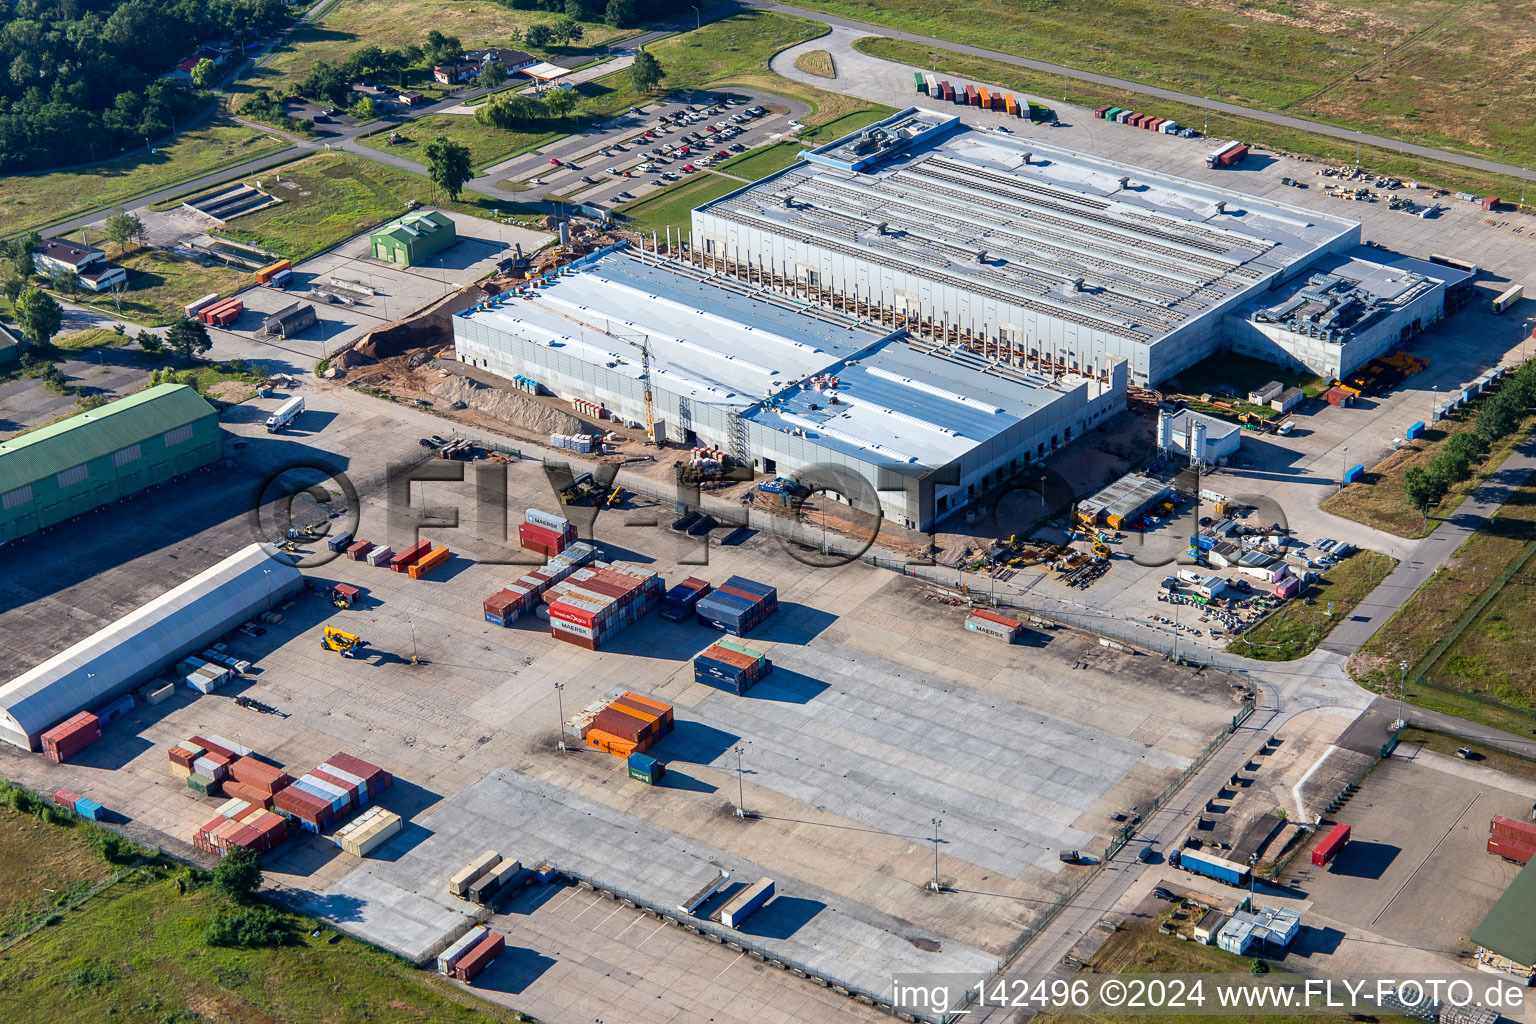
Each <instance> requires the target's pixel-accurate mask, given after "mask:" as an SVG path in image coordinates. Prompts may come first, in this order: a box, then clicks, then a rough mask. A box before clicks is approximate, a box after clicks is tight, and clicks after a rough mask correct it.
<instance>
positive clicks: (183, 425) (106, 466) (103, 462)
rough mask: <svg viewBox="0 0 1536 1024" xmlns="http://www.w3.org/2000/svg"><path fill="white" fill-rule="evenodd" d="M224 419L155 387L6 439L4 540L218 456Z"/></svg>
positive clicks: (0, 475)
mask: <svg viewBox="0 0 1536 1024" xmlns="http://www.w3.org/2000/svg"><path fill="white" fill-rule="evenodd" d="M219 452H220V446H219V416H218V413H217V412H215V411H214V408H213V406H211V405H209V404H208V403H207V402H206V401H204V400H203V398H202V396H201V395H199V394H198V393H197V392H196V391H195V390H193V389H192V388H190V387H188V386H187V385H185V384H157V385H155V386H154V387H150V388H145V389H144V390H143V391H140V392H138V393H137V394H133V395H129V396H128V397H127V398H120V399H118V400H117V401H115V402H110V403H108V404H106V405H104V406H102V407H100V408H99V409H92V410H91V411H90V412H83V413H80V414H79V415H78V416H71V417H70V418H69V419H67V420H60V421H59V422H57V423H50V424H49V425H48V426H46V427H39V428H38V429H36V430H33V431H30V432H28V433H25V434H22V435H21V436H19V437H13V438H11V439H10V440H9V441H4V442H0V541H11V540H15V539H16V538H18V537H24V536H26V535H27V534H29V533H32V532H33V531H34V530H40V529H42V528H44V527H46V526H52V525H54V524H55V523H60V522H63V521H64V520H66V519H69V518H70V517H71V516H78V515H80V514H81V513H82V512H89V511H90V510H91V509H93V508H96V507H97V506H99V505H105V504H107V503H108V502H111V501H116V500H117V499H118V498H123V497H127V496H128V495H130V494H133V493H134V492H136V491H141V490H143V489H144V488H146V487H148V486H150V485H151V484H158V483H163V482H165V481H166V480H169V479H170V478H171V477H174V476H179V475H180V474H182V473H187V472H190V471H192V470H194V469H197V468H198V467H200V466H206V465H208V463H210V462H213V461H215V460H216V459H218V457H219Z"/></svg>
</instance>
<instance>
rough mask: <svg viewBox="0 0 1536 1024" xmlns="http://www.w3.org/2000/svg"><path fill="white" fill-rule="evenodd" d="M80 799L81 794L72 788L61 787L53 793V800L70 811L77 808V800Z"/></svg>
mask: <svg viewBox="0 0 1536 1024" xmlns="http://www.w3.org/2000/svg"><path fill="white" fill-rule="evenodd" d="M79 799H80V794H79V793H76V792H75V791H74V790H70V789H61V790H59V791H58V792H57V793H55V794H53V802H54V803H56V804H58V805H59V806H60V807H62V808H64V809H65V810H68V811H72V810H74V809H75V801H77V800H79Z"/></svg>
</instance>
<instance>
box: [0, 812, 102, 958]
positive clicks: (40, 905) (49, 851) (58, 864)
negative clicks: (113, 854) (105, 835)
mask: <svg viewBox="0 0 1536 1024" xmlns="http://www.w3.org/2000/svg"><path fill="white" fill-rule="evenodd" d="M109 874H111V869H110V868H109V867H108V865H107V864H106V862H105V861H103V860H102V859H101V857H100V856H99V855H98V854H97V853H96V851H95V850H93V849H91V847H90V845H89V844H87V843H86V842H85V840H84V839H83V838H81V836H80V834H79V833H78V832H75V831H73V830H71V829H66V828H62V827H60V826H58V825H49V824H45V823H44V822H42V821H39V820H38V819H37V818H35V817H33V816H32V815H30V814H22V813H21V812H20V811H16V810H13V809H12V808H10V807H4V806H0V881H3V882H4V884H3V885H0V940H3V939H9V938H10V937H11V936H12V935H15V934H17V933H18V932H20V931H21V930H22V929H24V928H25V927H26V926H27V925H28V924H29V923H30V922H32V921H33V920H35V919H36V917H37V915H39V914H46V913H49V912H50V911H51V910H52V909H53V908H55V907H58V906H60V905H61V904H63V903H65V902H66V901H67V900H69V899H70V898H71V897H72V896H74V895H75V894H76V893H77V892H79V891H81V890H84V889H89V888H90V887H91V886H92V885H93V884H95V883H96V882H99V881H101V880H102V879H103V878H106V877H107V875H109Z"/></svg>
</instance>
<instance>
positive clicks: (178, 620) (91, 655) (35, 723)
mask: <svg viewBox="0 0 1536 1024" xmlns="http://www.w3.org/2000/svg"><path fill="white" fill-rule="evenodd" d="M302 581H303V577H302V576H301V575H300V573H299V570H298V569H296V568H294V567H293V566H292V565H290V564H288V563H286V562H282V561H279V560H278V557H277V556H276V552H275V550H274V549H272V548H271V547H270V546H269V545H264V544H252V545H250V546H249V547H247V548H245V549H243V550H241V551H238V552H236V553H235V554H233V555H230V556H229V557H228V558H226V559H224V560H223V561H222V562H220V563H218V564H217V565H215V566H213V567H211V568H209V569H206V570H204V571H203V572H201V573H199V574H198V575H196V576H194V577H192V578H191V579H189V580H187V581H186V582H185V583H183V584H181V585H180V586H178V587H175V588H174V589H172V590H169V591H167V592H166V593H164V594H161V595H160V596H159V597H157V598H155V599H154V600H153V601H150V602H149V603H148V604H145V605H143V606H142V607H140V608H137V609H135V610H134V611H132V612H129V613H128V614H127V615H125V616H123V617H122V618H121V619H118V620H117V621H116V622H114V623H112V624H111V625H109V626H106V627H105V628H103V629H102V630H100V631H99V632H97V633H95V634H93V635H92V636H89V637H86V638H85V639H84V640H81V641H80V642H79V643H77V644H75V645H74V646H73V647H70V648H68V649H67V650H64V651H61V652H59V653H58V654H55V655H54V656H53V657H51V658H49V659H48V660H47V661H45V662H43V663H42V664H41V665H38V666H37V667H36V668H33V669H32V670H30V671H28V672H24V673H22V674H21V675H19V676H17V677H16V678H15V679H12V680H11V681H10V682H9V683H6V684H5V685H4V686H0V739H6V740H9V741H10V742H12V743H16V744H17V745H25V746H28V747H31V746H32V745H33V744H34V743H35V742H36V740H37V737H38V736H40V735H41V734H42V733H44V732H47V731H48V730H49V729H51V728H52V727H53V726H55V725H57V724H58V723H59V722H61V721H63V720H64V719H66V718H68V717H69V716H70V715H73V714H75V713H76V712H79V711H82V710H90V709H92V708H94V707H95V706H97V704H98V703H99V702H101V701H104V700H107V699H109V698H111V697H114V696H116V695H118V694H120V693H122V692H124V691H126V690H128V689H129V688H131V687H133V686H135V685H137V684H139V683H141V682H144V681H145V680H147V679H149V678H151V677H152V676H154V674H155V673H156V672H159V671H160V670H161V669H162V668H164V667H165V666H167V665H170V664H172V663H173V662H175V661H176V660H177V659H178V658H181V657H183V656H184V655H186V654H187V653H189V652H191V651H194V650H197V649H199V648H201V647H203V646H204V645H206V644H207V643H209V642H210V641H212V640H214V639H216V638H217V637H219V636H221V635H222V634H224V633H226V632H228V631H229V630H230V629H231V628H232V627H234V626H235V625H237V624H239V623H240V622H242V621H244V620H245V619H247V618H249V617H250V616H251V615H252V614H254V613H256V612H258V611H266V610H267V609H269V608H270V607H271V606H272V605H273V604H274V603H275V602H276V601H277V600H279V599H280V598H282V597H284V596H286V595H288V594H289V593H292V592H293V591H294V590H297V589H298V588H299V586H300V584H301V583H302Z"/></svg>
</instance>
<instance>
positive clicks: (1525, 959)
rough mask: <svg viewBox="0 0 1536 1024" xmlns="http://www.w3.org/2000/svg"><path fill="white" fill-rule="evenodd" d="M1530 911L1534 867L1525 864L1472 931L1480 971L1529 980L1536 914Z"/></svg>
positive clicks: (1534, 900)
mask: <svg viewBox="0 0 1536 1024" xmlns="http://www.w3.org/2000/svg"><path fill="white" fill-rule="evenodd" d="M1531 863H1532V864H1536V861H1532V862H1531ZM1532 908H1536V868H1532V867H1531V865H1530V864H1527V865H1526V866H1525V867H1524V868H1522V869H1521V870H1520V873H1519V874H1518V875H1516V876H1515V880H1514V881H1513V882H1511V883H1510V884H1509V888H1508V889H1505V890H1504V895H1503V896H1500V897H1499V899H1498V902H1497V903H1495V904H1494V905H1493V908H1492V909H1491V910H1489V911H1488V916H1487V917H1485V918H1483V923H1482V924H1480V925H1478V926H1477V928H1475V929H1474V930H1473V932H1472V941H1473V942H1475V943H1477V946H1478V949H1477V964H1478V968H1479V969H1480V970H1481V969H1487V970H1491V971H1495V972H1499V973H1509V974H1514V975H1517V976H1519V977H1524V978H1530V977H1531V975H1532V971H1531V968H1532V965H1536V911H1533V910H1532Z"/></svg>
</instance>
